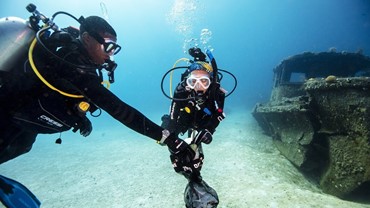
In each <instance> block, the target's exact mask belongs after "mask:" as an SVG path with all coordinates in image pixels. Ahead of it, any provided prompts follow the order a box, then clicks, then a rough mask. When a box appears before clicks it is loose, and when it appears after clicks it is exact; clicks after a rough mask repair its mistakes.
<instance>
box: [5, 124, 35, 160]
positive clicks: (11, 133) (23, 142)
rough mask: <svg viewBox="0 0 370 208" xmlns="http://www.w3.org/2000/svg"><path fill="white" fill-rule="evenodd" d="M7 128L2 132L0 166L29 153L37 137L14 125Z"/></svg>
mask: <svg viewBox="0 0 370 208" xmlns="http://www.w3.org/2000/svg"><path fill="white" fill-rule="evenodd" d="M7 127H8V128H7V129H6V130H4V129H3V128H1V131H0V164H1V163H4V162H6V161H8V160H11V159H13V158H16V157H18V156H20V155H22V154H24V153H27V152H29V151H30V150H31V148H32V145H33V143H34V142H35V140H36V136H37V133H33V132H28V131H24V130H22V129H20V128H18V127H16V126H14V125H8V126H7Z"/></svg>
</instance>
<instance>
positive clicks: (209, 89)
mask: <svg viewBox="0 0 370 208" xmlns="http://www.w3.org/2000/svg"><path fill="white" fill-rule="evenodd" d="M189 54H190V55H191V56H192V57H193V58H194V60H191V61H190V63H191V64H190V66H188V67H174V68H173V69H171V70H170V71H172V70H175V69H178V68H186V70H185V72H184V73H183V74H182V75H181V81H180V83H179V84H178V85H177V87H176V88H175V91H174V95H173V97H169V96H167V95H166V94H165V93H164V94H165V95H166V96H167V97H169V98H171V99H172V102H171V106H170V112H169V115H167V114H166V115H164V116H162V127H163V128H166V129H168V130H169V131H170V132H171V133H175V134H176V135H179V134H181V135H184V134H186V133H187V137H188V138H187V139H185V141H186V142H188V143H189V145H190V147H192V148H193V150H194V151H195V153H196V154H195V156H194V157H192V156H191V155H189V156H188V157H183V158H178V157H177V156H176V155H174V154H171V155H170V159H171V162H172V164H173V167H174V169H175V171H176V172H177V173H180V174H182V175H183V176H185V178H186V179H188V184H187V186H186V188H185V193H184V200H185V204H186V207H187V208H200V207H207V208H215V207H217V205H218V203H219V199H218V195H217V193H216V191H215V190H214V189H213V188H212V187H210V186H209V185H208V184H207V183H206V182H205V181H204V180H203V179H202V177H201V174H200V171H201V168H202V165H203V159H204V154H203V150H202V143H204V144H210V143H211V142H212V140H213V134H214V132H215V131H216V128H217V126H218V125H219V124H220V122H221V121H222V120H223V119H224V118H225V113H224V112H223V108H224V101H225V95H226V91H225V90H224V89H223V88H222V87H221V86H220V78H219V72H218V70H219V69H218V68H217V65H216V62H215V60H214V58H213V56H212V53H211V52H210V51H207V55H208V57H209V58H210V60H211V64H210V63H209V62H207V60H206V55H205V54H204V53H203V52H202V51H201V50H200V49H199V48H196V47H194V48H190V49H189ZM223 71H224V70H223ZM167 73H168V72H167ZM228 73H229V72H228ZM229 74H231V73H229ZM166 75H167V74H166ZM166 75H165V76H166ZM231 75H232V74H231ZM165 76H164V77H165ZM232 76H233V75H232ZM233 77H234V76H233ZM234 79H235V77H234ZM235 81H236V79H235ZM235 84H236V82H235ZM162 85H163V80H162ZM235 87H236V85H235ZM234 89H235V88H234ZM234 89H233V90H234ZM162 91H163V89H162Z"/></svg>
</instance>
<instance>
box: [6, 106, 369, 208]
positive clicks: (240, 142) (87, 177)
mask: <svg viewBox="0 0 370 208" xmlns="http://www.w3.org/2000/svg"><path fill="white" fill-rule="evenodd" d="M117 126H119V125H118V124H117V125H115V127H114V128H115V129H116V130H112V129H109V130H105V131H104V132H99V130H98V131H95V132H94V133H93V134H92V135H91V136H89V137H88V138H82V137H80V136H78V135H77V134H72V133H67V134H64V135H62V136H63V138H64V139H63V143H62V144H61V145H57V144H54V140H55V139H56V138H57V137H58V135H46V136H45V135H43V136H40V137H39V138H38V140H37V141H36V143H35V144H34V147H33V149H32V150H31V152H30V153H28V154H25V155H23V156H20V157H18V158H16V159H14V160H12V161H8V162H7V163H4V164H2V165H0V174H1V175H4V176H7V177H9V178H12V179H15V180H17V181H19V182H21V183H23V184H24V185H26V186H27V187H28V188H29V189H30V190H31V191H32V192H33V193H34V194H35V195H36V196H37V197H38V199H39V200H40V201H41V202H42V206H41V207H43V208H59V207H60V208H85V207H86V208H95V207H97V208H102V207H107V208H108V207H109V208H110V207H112V208H114V207H121V208H137V207H148V208H180V207H185V205H184V200H183V192H184V189H185V186H186V183H187V181H186V179H185V178H184V177H183V176H181V175H178V174H176V173H175V172H174V171H173V169H172V166H171V164H170V160H169V153H168V151H167V148H165V147H162V146H159V145H157V144H155V142H154V141H153V140H150V139H147V138H145V137H143V136H141V135H139V134H137V133H135V132H133V131H131V130H129V129H128V128H126V127H121V126H119V127H117ZM203 149H204V153H205V162H204V165H203V169H202V175H203V179H204V180H205V181H206V182H207V183H208V184H209V185H210V186H212V187H213V188H214V189H215V190H216V191H217V193H218V195H219V198H220V204H219V206H218V207H219V208H223V207H224V208H226V207H228V208H229V207H230V208H231V207H232V208H248V207H256V208H265V207H266V208H285V207H289V208H291V207H292V208H306V207H307V208H308V207H315V208H316V207H323V208H348V207H351V208H365V207H368V208H370V204H360V203H355V202H349V201H344V200H341V199H338V198H336V197H334V196H331V195H328V194H325V193H322V191H321V190H320V189H319V188H317V186H316V185H315V184H313V183H311V182H309V181H308V180H307V179H305V177H304V176H303V175H302V174H301V173H300V172H299V171H297V169H296V168H295V167H294V166H293V165H292V164H291V163H290V162H289V161H287V160H286V159H285V158H284V157H283V156H282V155H281V154H280V153H279V152H278V150H277V149H276V148H275V147H274V146H273V145H272V141H271V138H269V137H267V136H265V135H263V134H262V132H261V129H260V128H259V127H258V125H257V124H256V122H255V121H254V119H253V118H252V116H251V115H250V112H249V110H239V111H236V110H234V111H233V112H230V113H229V115H228V117H227V119H226V120H225V121H224V122H222V123H221V125H220V126H219V128H218V129H217V132H216V133H215V134H214V140H213V142H212V143H211V144H210V145H204V147H203ZM0 207H1V205H0Z"/></svg>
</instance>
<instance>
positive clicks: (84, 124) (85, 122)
mask: <svg viewBox="0 0 370 208" xmlns="http://www.w3.org/2000/svg"><path fill="white" fill-rule="evenodd" d="M77 130H80V134H81V135H82V136H84V137H87V136H89V135H90V133H91V132H92V124H91V122H90V120H89V119H88V118H86V117H84V118H83V119H82V120H81V121H80V122H79V123H78V124H77V126H75V127H74V128H73V130H72V131H73V132H76V131H77Z"/></svg>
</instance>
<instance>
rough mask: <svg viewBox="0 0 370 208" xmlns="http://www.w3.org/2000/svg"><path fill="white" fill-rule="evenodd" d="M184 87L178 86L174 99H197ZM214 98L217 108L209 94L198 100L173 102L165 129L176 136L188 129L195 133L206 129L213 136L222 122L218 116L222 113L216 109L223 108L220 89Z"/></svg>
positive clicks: (222, 94) (183, 83) (183, 84)
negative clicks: (186, 108)
mask: <svg viewBox="0 0 370 208" xmlns="http://www.w3.org/2000/svg"><path fill="white" fill-rule="evenodd" d="M185 85H186V83H185V82H181V83H180V84H178V86H177V87H176V90H175V93H174V98H175V99H176V98H178V99H186V98H190V97H197V95H196V94H195V93H194V92H192V91H188V90H186V89H185ZM211 93H213V92H211ZM215 97H216V98H217V106H216V105H215V99H211V96H210V94H209V93H208V94H205V95H201V96H200V97H199V98H198V99H189V100H173V101H172V103H171V108H170V115H169V120H168V121H167V123H168V124H167V125H166V127H165V128H168V130H169V131H170V132H175V133H176V134H180V133H182V134H184V133H185V132H186V131H188V130H189V129H193V130H197V131H200V130H203V129H207V130H208V131H209V132H211V133H212V134H213V133H214V132H215V131H216V128H217V126H218V125H219V124H220V121H221V120H222V119H220V116H222V115H221V114H222V113H223V112H218V109H223V108H224V101H225V94H224V93H223V92H222V91H221V90H220V88H217V89H216V92H215ZM197 102H198V103H197ZM185 107H188V109H189V110H190V112H187V111H186V110H185ZM216 107H218V108H216ZM162 126H163V125H162Z"/></svg>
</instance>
